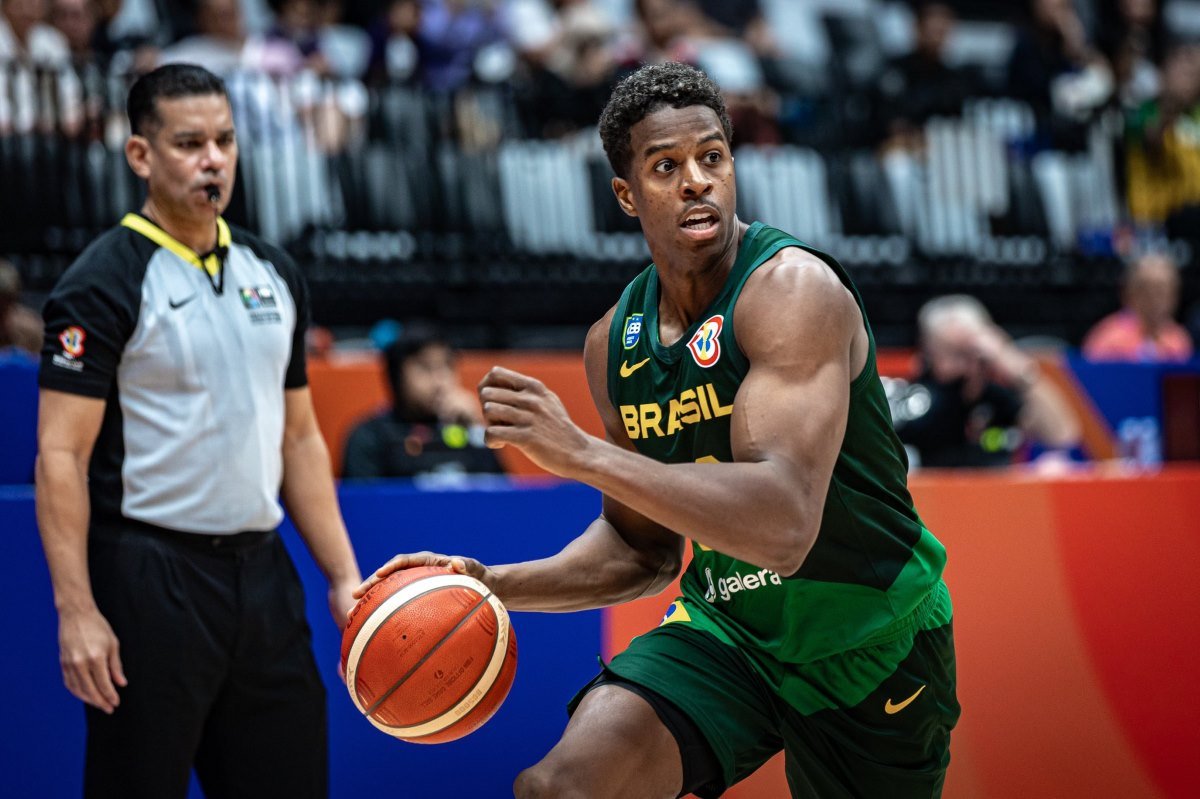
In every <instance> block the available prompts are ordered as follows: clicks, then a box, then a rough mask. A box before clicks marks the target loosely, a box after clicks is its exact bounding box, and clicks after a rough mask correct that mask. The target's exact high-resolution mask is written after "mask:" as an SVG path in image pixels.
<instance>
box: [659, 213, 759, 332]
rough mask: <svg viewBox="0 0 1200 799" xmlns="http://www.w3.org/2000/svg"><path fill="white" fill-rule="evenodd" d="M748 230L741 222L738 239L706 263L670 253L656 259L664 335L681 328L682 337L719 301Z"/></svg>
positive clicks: (705, 261)
mask: <svg viewBox="0 0 1200 799" xmlns="http://www.w3.org/2000/svg"><path fill="white" fill-rule="evenodd" d="M748 227H749V226H748V225H745V224H743V223H742V222H741V221H740V220H739V221H738V223H737V235H736V236H734V237H733V238H732V239H731V241H730V242H729V244H728V245H727V246H726V247H724V248H723V249H722V250H721V251H720V252H719V253H717V254H716V255H714V256H711V257H708V258H705V259H703V260H695V259H694V258H693V259H687V258H683V257H680V254H679V253H667V254H666V257H665V258H662V259H659V258H658V257H655V259H654V264H655V268H656V270H657V271H658V283H659V292H658V318H659V324H660V327H661V328H663V330H662V331H661V332H663V333H665V332H667V331H668V330H670V329H672V328H674V327H676V326H678V330H679V332H680V334H682V332H683V330H684V329H686V328H687V327H688V326H689V325H691V323H692V322H695V321H696V320H697V319H698V318H699V317H700V315H701V314H702V313H704V311H705V310H706V309H707V308H708V307H709V306H710V305H711V304H712V302H713V300H715V299H716V298H717V295H718V294H720V293H721V289H722V288H724V286H725V281H726V280H727V279H728V278H729V273H730V271H731V270H732V269H733V265H734V263H735V262H736V261H737V256H738V251H739V250H740V249H741V243H742V237H743V235H744V234H745V232H746V229H747V228H748ZM652 254H653V253H652ZM664 341H665V339H664Z"/></svg>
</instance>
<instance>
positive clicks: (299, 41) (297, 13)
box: [266, 0, 330, 75]
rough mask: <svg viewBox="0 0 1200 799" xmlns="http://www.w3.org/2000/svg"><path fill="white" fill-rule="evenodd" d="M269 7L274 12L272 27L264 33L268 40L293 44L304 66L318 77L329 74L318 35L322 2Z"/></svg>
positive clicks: (276, 2) (279, 0)
mask: <svg viewBox="0 0 1200 799" xmlns="http://www.w3.org/2000/svg"><path fill="white" fill-rule="evenodd" d="M270 6H271V10H272V11H273V12H275V24H274V26H272V27H271V29H270V30H269V31H267V36H266V38H267V41H268V42H280V43H283V44H284V46H285V47H286V46H287V45H292V46H293V47H295V49H296V52H297V53H298V54H299V55H300V57H301V59H302V62H301V64H302V65H303V66H304V67H306V68H308V69H311V70H312V71H313V72H315V73H316V74H318V75H328V74H329V71H330V69H329V62H328V61H327V60H326V59H325V54H324V53H322V52H321V40H320V35H319V30H320V24H321V3H319V2H318V1H317V0H272V2H271V3H270ZM297 66H299V65H297ZM291 71H298V69H293V70H291Z"/></svg>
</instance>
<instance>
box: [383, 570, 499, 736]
mask: <svg viewBox="0 0 1200 799" xmlns="http://www.w3.org/2000/svg"><path fill="white" fill-rule="evenodd" d="M457 587H458V586H454V585H444V586H438V587H437V588H434V589H433V590H432V591H426V592H425V593H424V594H417V596H415V597H413V599H412V601H414V602H415V601H416V600H417V599H420V598H421V597H425V596H428V595H430V594H435V593H438V592H439V591H452V590H454V589H455V588H457ZM488 596H491V594H490V593H489V594H488ZM487 600H488V597H487V596H483V597H480V598H479V601H477V602H476V603H475V604H474V606H472V607H471V609H470V610H469V611H467V614H466V615H465V616H463V617H462V618H461V619H459V620H458V623H457V624H455V625H454V626H453V627H451V628H450V629H449V630H447V631H446V634H445V635H443V636H442V637H441V638H439V639H438V640H437V641H436V642H434V643H433V644H432V645H431V646H430V647H429V650H428V651H427V652H426V653H425V654H424V655H421V658H420V659H419V660H418V661H417V662H416V663H414V664H413V665H412V668H410V669H409V670H408V671H407V672H406V673H404V674H403V675H401V676H400V678H399V679H398V680H396V681H395V682H394V683H392V686H391V687H390V688H388V689H387V690H386V691H384V692H383V695H382V696H380V697H379V698H378V699H376V700H375V702H374V703H373V704H372V705H371V706H370V707H369V708H367V713H374V712H375V711H376V710H378V709H379V706H380V705H382V704H383V703H384V702H386V701H387V700H388V697H390V696H391V695H392V694H394V693H396V689H398V688H399V687H400V686H401V685H404V682H405V680H407V679H408V678H409V677H411V676H413V675H414V674H416V673H417V670H418V669H419V668H421V666H423V665H425V662H426V661H428V660H429V659H430V658H431V657H433V656H434V655H436V654H437V651H438V650H439V649H441V648H442V644H444V643H446V641H448V640H450V638H451V637H452V636H453V635H454V634H455V633H456V632H458V631H459V630H461V629H462V626H463V625H464V624H466V623H467V622H468V621H470V620H471V619H473V618H475V614H476V613H478V612H479V609H480V608H482V607H483V606H484V605H486V604H487ZM402 607H403V606H401V608H402ZM401 608H396V610H394V611H392V612H393V613H398V612H400V610H401ZM386 621H387V619H384V623H386ZM382 627H383V624H380V626H379V627H377V628H376V629H375V632H373V633H371V638H372V639H373V638H374V637H375V635H376V634H377V633H378V632H379V630H380V629H381V628H382ZM370 645H371V640H370V639H368V640H367V643H366V645H365V646H364V647H363V649H366V648H367V646H370Z"/></svg>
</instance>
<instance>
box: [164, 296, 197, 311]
mask: <svg viewBox="0 0 1200 799" xmlns="http://www.w3.org/2000/svg"><path fill="white" fill-rule="evenodd" d="M194 299H196V295H195V294H193V295H192V296H190V297H185V298H184V299H182V300H180V301H179V302H175V300H167V305H170V306H171V310H172V311H174V310H177V309H179V308H182V307H183V306H185V305H187V304H188V303H189V302H191V301H192V300H194Z"/></svg>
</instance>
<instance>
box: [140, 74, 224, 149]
mask: <svg viewBox="0 0 1200 799" xmlns="http://www.w3.org/2000/svg"><path fill="white" fill-rule="evenodd" d="M204 94H219V95H220V96H222V97H224V98H226V99H228V98H229V92H228V90H226V88H225V81H223V80H221V79H220V78H218V77H217V76H216V75H214V74H212V73H211V72H209V71H208V70H207V69H205V68H204V67H200V66H196V65H195V64H167V65H165V66H161V67H159V68H158V69H156V70H154V71H153V72H147V73H146V74H145V75H142V76H141V77H140V78H138V79H137V81H135V82H134V84H133V86H132V87H131V88H130V89H129V99H128V100H127V101H126V103H125V112H126V114H128V115H129V129H130V130H131V131H132V132H133V133H134V134H136V135H138V136H149V135H151V134H153V133H154V131H155V130H156V129H157V128H158V127H159V126H160V125H162V118H161V117H160V116H159V115H158V100H159V99H160V98H163V97H166V98H173V97H194V96H196V95H204Z"/></svg>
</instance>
